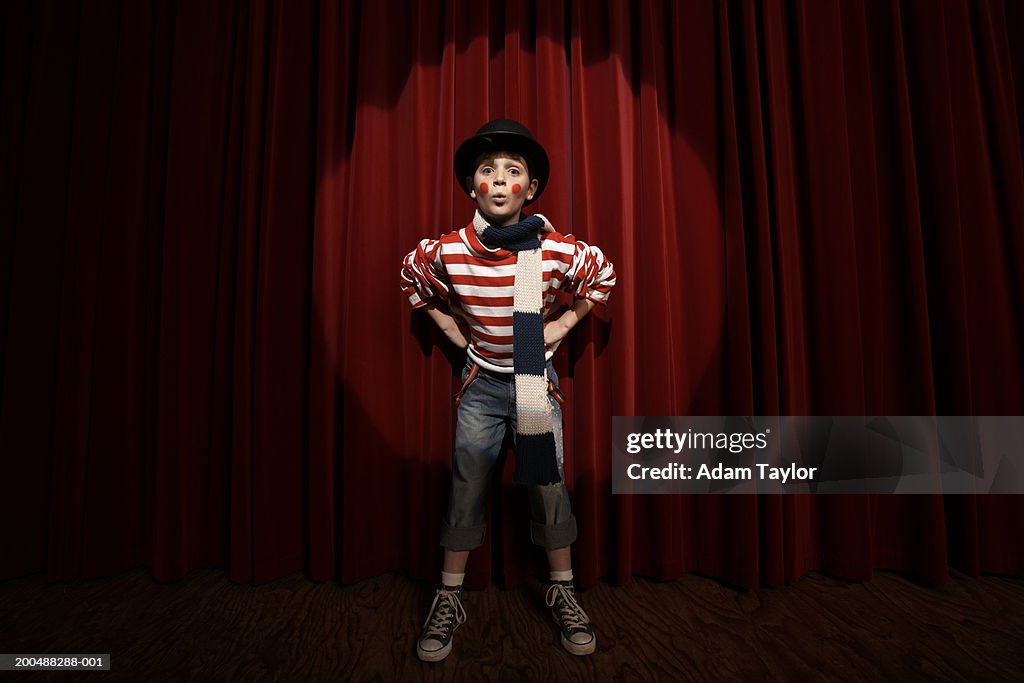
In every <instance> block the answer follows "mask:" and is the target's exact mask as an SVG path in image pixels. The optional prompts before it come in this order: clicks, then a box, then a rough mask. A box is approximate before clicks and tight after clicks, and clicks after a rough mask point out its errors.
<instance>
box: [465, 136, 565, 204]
mask: <svg viewBox="0 0 1024 683" xmlns="http://www.w3.org/2000/svg"><path fill="white" fill-rule="evenodd" d="M484 152H514V153H516V154H519V155H520V156H522V157H523V158H524V159H526V165H527V166H528V167H529V171H530V180H533V179H534V178H536V179H537V191H536V192H534V193H533V199H530V200H527V201H526V202H525V203H526V204H531V203H533V202H535V201H537V198H538V197H540V193H541V192H543V191H544V186H545V185H547V184H548V172H549V170H550V168H549V165H548V155H547V152H545V151H544V148H543V147H541V146H540V143H539V142H537V141H536V140H534V139H533V134H531V133H530V131H529V130H527V128H526V126H524V125H523V124H521V123H519V122H518V121H513V120H512V119H495V120H494V121H488V122H487V123H485V124H484V125H483V126H481V127H480V130H478V131H477V132H476V135H474V136H473V137H471V138H467V139H466V140H465V141H464V142H463V143H462V144H461V145H459V148H458V149H457V150H456V151H455V180H456V182H457V183H458V185H459V187H461V188H462V191H463V192H465V193H466V194H469V188H468V187H466V178H467V177H469V178H472V177H473V174H474V173H475V172H476V160H477V157H479V156H480V155H481V154H483V153H484Z"/></svg>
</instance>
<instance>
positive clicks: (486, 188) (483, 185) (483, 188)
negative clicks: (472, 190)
mask: <svg viewBox="0 0 1024 683" xmlns="http://www.w3.org/2000/svg"><path fill="white" fill-rule="evenodd" d="M490 189H491V188H489V187H487V183H480V191H481V192H483V193H484V194H487V192H488V191H489V190H490Z"/></svg>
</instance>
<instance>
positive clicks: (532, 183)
mask: <svg viewBox="0 0 1024 683" xmlns="http://www.w3.org/2000/svg"><path fill="white" fill-rule="evenodd" d="M538 185H540V181H539V180H537V179H536V178H534V179H533V180H531V181H530V191H529V192H527V193H526V199H527V200H530V199H533V193H534V192H536V191H537V186H538Z"/></svg>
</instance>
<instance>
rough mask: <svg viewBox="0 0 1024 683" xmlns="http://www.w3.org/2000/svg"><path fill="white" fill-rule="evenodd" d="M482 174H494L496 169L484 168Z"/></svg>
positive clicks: (481, 170)
mask: <svg viewBox="0 0 1024 683" xmlns="http://www.w3.org/2000/svg"><path fill="white" fill-rule="evenodd" d="M480 172H481V173H494V169H493V168H491V167H490V166H484V167H483V168H481V169H480Z"/></svg>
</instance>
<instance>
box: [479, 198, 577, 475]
mask: <svg viewBox="0 0 1024 683" xmlns="http://www.w3.org/2000/svg"><path fill="white" fill-rule="evenodd" d="M474 226H475V227H476V228H477V232H478V234H479V236H480V241H481V242H483V243H484V244H485V245H486V246H488V247H491V248H494V247H500V248H503V249H508V250H510V251H514V252H516V276H515V298H514V306H513V309H512V363H513V369H514V371H515V382H516V481H517V482H519V483H520V484H526V485H528V486H529V485H537V484H557V483H558V482H560V481H561V480H562V478H561V476H560V475H559V474H558V461H557V460H556V458H555V435H554V433H553V432H552V431H551V404H550V403H549V402H548V380H547V371H546V365H547V362H546V360H545V357H544V298H543V284H544V283H543V277H544V276H543V266H544V256H543V254H542V252H541V248H540V244H541V240H540V237H539V231H540V230H541V228H543V227H544V220H543V219H542V218H540V217H538V216H525V215H524V216H523V217H522V220H521V221H520V222H519V223H516V224H515V225H509V226H505V227H503V228H502V227H495V226H491V225H487V224H486V222H485V221H484V220H483V219H482V217H481V216H480V214H479V213H477V218H476V219H475V220H474ZM480 228H482V229H480Z"/></svg>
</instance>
